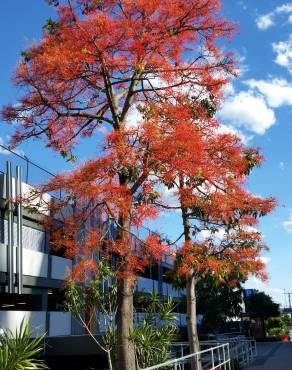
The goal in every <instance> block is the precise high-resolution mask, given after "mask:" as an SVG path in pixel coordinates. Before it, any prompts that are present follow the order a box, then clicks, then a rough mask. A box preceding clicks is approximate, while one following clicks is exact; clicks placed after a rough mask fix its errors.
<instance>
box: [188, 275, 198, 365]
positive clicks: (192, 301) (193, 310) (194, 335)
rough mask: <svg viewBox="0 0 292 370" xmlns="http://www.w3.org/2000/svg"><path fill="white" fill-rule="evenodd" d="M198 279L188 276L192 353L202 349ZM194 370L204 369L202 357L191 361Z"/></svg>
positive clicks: (189, 335) (189, 327)
mask: <svg viewBox="0 0 292 370" xmlns="http://www.w3.org/2000/svg"><path fill="white" fill-rule="evenodd" d="M195 289H196V279H195V277H194V276H193V275H191V276H189V277H188V278H187V285H186V298H187V329H188V339H189V348H190V353H194V352H199V351H200V342H199V338H198V332H197V307H196V291H195ZM191 369H192V370H202V364H201V359H200V358H198V360H197V359H195V360H194V361H192V362H191Z"/></svg>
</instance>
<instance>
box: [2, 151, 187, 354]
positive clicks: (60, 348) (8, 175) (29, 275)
mask: <svg viewBox="0 0 292 370" xmlns="http://www.w3.org/2000/svg"><path fill="white" fill-rule="evenodd" d="M0 161H1V157H0ZM0 165H1V166H0V169H2V171H0V328H8V329H10V330H12V331H14V330H15V329H16V328H17V327H18V326H19V325H20V323H21V321H22V320H23V319H24V318H25V319H29V320H30V324H31V327H32V328H33V330H34V335H35V336H37V335H40V334H44V333H46V340H47V342H48V346H46V351H47V353H48V354H53V355H56V354H70V353H74V354H78V353H79V354H87V353H89V352H92V353H94V352H95V351H96V347H95V346H94V345H93V344H92V343H91V341H90V339H88V344H85V343H86V341H85V340H84V336H85V335H86V332H85V330H84V328H83V327H81V326H80V325H79V323H77V322H76V321H75V319H74V318H73V317H72V315H71V313H70V312H65V311H64V310H63V308H62V301H63V288H64V279H65V278H66V275H67V273H68V270H69V269H70V268H71V267H72V264H73V263H74V261H73V260H70V259H68V258H65V257H64V256H62V255H57V253H54V252H53V251H50V250H49V235H48V232H47V231H46V230H45V229H44V228H43V226H42V223H41V221H42V218H43V217H44V214H43V212H44V211H42V210H41V208H40V209H39V212H37V213H35V212H33V213H32V212H30V211H29V209H27V208H26V207H23V206H22V205H21V201H20V199H21V198H20V195H21V194H27V192H28V191H29V190H30V189H31V186H30V185H29V184H28V183H26V182H23V181H22V176H21V175H22V168H21V166H13V165H12V163H11V162H7V163H6V165H4V163H3V162H2V163H0ZM13 167H16V168H13ZM46 196H47V200H46V201H50V195H46ZM144 232H145V233H146V234H147V232H149V231H147V230H146V229H145V230H144ZM145 236H146V235H145ZM169 269H171V262H170V261H169V260H168V259H165V260H164V261H163V262H162V263H161V264H160V265H155V266H152V267H150V268H148V269H147V270H146V272H145V274H144V275H143V277H140V278H139V280H138V283H137V288H136V289H137V291H144V292H145V293H152V292H154V291H155V292H157V293H158V294H159V295H160V296H164V297H167V296H172V297H174V298H175V299H179V298H180V297H181V292H179V291H176V290H175V289H173V287H172V286H171V284H170V283H169V281H168V278H167V274H166V272H167V271H168V270H169ZM177 317H178V324H179V325H180V326H185V325H186V315H184V314H178V315H177ZM96 334H97V335H98V330H97V332H96ZM60 343H62V345H60ZM81 343H82V345H81Z"/></svg>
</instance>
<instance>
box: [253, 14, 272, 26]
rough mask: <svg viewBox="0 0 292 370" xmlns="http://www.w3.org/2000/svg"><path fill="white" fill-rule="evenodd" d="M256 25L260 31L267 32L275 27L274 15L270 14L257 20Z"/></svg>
mask: <svg viewBox="0 0 292 370" xmlns="http://www.w3.org/2000/svg"><path fill="white" fill-rule="evenodd" d="M256 25H257V26H258V28H259V29H260V30H267V29H268V28H270V27H272V26H273V25H274V22H273V13H268V14H265V15H262V16H261V17H259V18H257V19H256Z"/></svg>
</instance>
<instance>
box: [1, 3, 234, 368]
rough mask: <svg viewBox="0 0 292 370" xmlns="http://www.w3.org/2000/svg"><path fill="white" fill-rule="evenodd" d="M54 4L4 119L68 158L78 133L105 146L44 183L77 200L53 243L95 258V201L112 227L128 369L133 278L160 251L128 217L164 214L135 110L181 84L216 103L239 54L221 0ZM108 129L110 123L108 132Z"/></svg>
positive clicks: (85, 263)
mask: <svg viewBox="0 0 292 370" xmlns="http://www.w3.org/2000/svg"><path fill="white" fill-rule="evenodd" d="M49 3H50V4H51V5H52V6H54V7H55V8H56V12H57V17H56V19H55V20H53V19H49V20H48V22H47V23H46V25H45V26H44V33H43V37H42V40H41V41H40V42H39V43H36V44H34V45H31V47H29V48H28V49H27V50H26V51H23V52H22V59H21V61H20V62H19V65H18V68H17V69H16V71H15V74H14V77H13V80H14V83H15V84H16V86H18V87H19V88H21V90H22V91H23V96H22V98H21V99H20V100H19V101H18V102H17V104H12V105H10V106H7V107H5V108H4V109H3V111H2V117H3V119H4V120H6V121H8V122H15V121H17V122H18V123H19V125H18V126H17V130H16V132H15V135H14V137H13V141H12V144H13V145H17V144H19V143H21V142H22V141H24V140H27V139H30V138H39V139H43V140H44V141H45V144H46V145H47V146H48V147H50V148H52V149H53V150H56V151H58V152H59V153H61V155H63V156H64V157H67V158H68V159H73V158H74V149H75V148H76V146H78V143H80V141H81V140H82V138H88V137H91V138H92V140H97V141H98V142H103V143H104V146H103V147H102V148H101V149H100V150H98V151H97V154H96V157H95V158H92V159H91V160H89V161H87V162H86V163H84V164H83V165H81V166H79V167H78V168H76V169H73V170H72V171H71V172H70V173H69V174H66V175H65V176H61V175H60V176H58V177H57V178H56V179H55V180H53V181H52V182H51V183H50V184H49V185H48V186H47V187H45V188H44V189H46V190H54V189H60V188H62V189H64V192H65V194H66V199H65V200H66V201H67V202H69V203H71V204H74V205H75V212H74V215H73V216H68V217H67V219H66V222H65V229H66V230H65V232H63V233H62V234H60V235H59V237H60V240H59V242H58V243H59V244H61V243H62V246H63V247H64V248H65V249H67V252H68V254H70V253H71V254H72V253H73V254H78V255H82V253H83V254H84V255H87V257H88V254H90V253H91V252H92V250H93V249H96V248H97V245H100V243H99V242H100V241H103V240H104V235H103V234H102V230H98V231H97V230H93V228H90V227H89V226H88V227H87V228H88V230H87V233H86V236H85V237H83V238H80V237H78V238H76V235H77V234H78V233H80V230H79V229H80V228H81V226H82V225H83V226H84V222H85V220H86V221H88V220H89V219H90V217H91V215H92V214H93V213H94V211H93V210H94V209H95V208H96V207H97V206H100V207H102V213H103V215H106V216H107V217H110V218H111V219H112V220H114V222H115V224H116V226H117V233H116V235H115V240H114V241H113V240H112V241H111V242H108V243H106V242H104V243H103V252H104V253H108V254H114V256H115V261H116V269H117V271H118V277H119V279H118V293H117V294H118V309H117V328H118V330H117V333H118V364H119V368H120V369H121V370H126V369H127V370H133V369H134V368H135V358H134V348H133V345H132V343H131V342H130V341H129V331H130V330H131V328H132V323H133V287H134V281H135V276H136V274H137V271H139V270H141V269H143V266H144V265H145V264H146V263H147V262H148V261H149V259H150V257H152V256H159V255H160V253H161V250H163V246H161V244H160V243H159V241H158V240H157V239H156V238H154V237H150V238H149V240H147V242H146V243H142V244H141V246H142V247H140V249H139V251H138V252H137V253H136V254H133V253H132V251H133V246H132V243H131V240H130V239H131V233H132V228H133V225H139V224H141V223H142V222H143V220H145V219H146V218H147V217H154V216H155V214H156V212H157V209H156V207H155V205H154V202H153V199H154V198H155V197H156V191H155V186H156V183H155V180H153V177H152V176H151V174H152V173H153V172H154V173H155V172H157V171H158V169H157V160H156V156H155V157H154V159H153V158H152V155H153V153H152V152H151V151H150V150H149V148H148V147H147V145H146V146H145V143H147V142H148V139H149V137H148V136H149V135H150V137H153V135H152V134H151V133H150V132H149V131H148V130H146V129H142V130H141V129H138V128H137V127H135V125H134V127H132V126H133V125H132V126H131V123H133V122H132V118H133V112H135V109H136V108H137V107H138V106H139V105H140V108H139V109H141V110H142V111H143V110H145V109H147V107H149V105H150V109H151V105H153V104H154V105H155V104H163V103H165V102H168V101H171V102H173V100H175V99H176V96H177V92H178V91H179V90H180V91H186V90H188V91H192V96H193V99H194V101H201V100H202V97H204V96H208V97H209V96H210V97H212V99H215V100H216V99H219V98H220V94H221V87H222V85H224V84H225V83H226V82H227V77H226V76H227V75H228V74H229V73H231V72H232V71H233V59H232V56H231V55H230V54H228V53H224V52H223V51H222V50H221V49H220V47H219V46H218V45H219V44H220V43H218V42H217V41H218V40H219V39H222V38H228V37H229V36H230V35H231V34H232V32H233V26H232V25H231V24H229V23H228V22H227V21H226V20H225V19H224V18H223V17H222V15H221V13H220V12H221V3H220V1H219V0H177V1H175V2H173V1H170V0H150V1H149V0H147V1H146V0H139V1H137V0H135V1H134V0H120V1H118V0H98V1H96V0H60V1H55V0H49ZM178 103H179V102H178ZM142 121H143V118H142ZM158 123H159V122H157V125H158ZM101 126H102V127H103V128H105V129H106V130H108V134H106V135H104V137H103V138H102V135H103V133H102V132H104V130H101ZM141 126H142V124H141ZM158 126H159V125H158ZM131 127H132V128H131ZM145 135H148V136H147V137H145ZM151 135H152V136H151ZM162 150H163V152H168V150H169V148H168V147H164V148H162ZM198 151H199V150H198ZM58 207H60V206H58ZM81 220H82V222H81ZM55 234H56V235H58V233H57V231H56V233H55ZM55 240H56V241H57V238H55ZM81 240H82V242H81ZM92 254H93V252H92ZM93 263H94V261H93V259H88V258H87V259H86V258H84V259H83V260H82V258H81V261H80V263H79V265H78V271H76V276H77V275H78V276H79V278H82V275H83V274H85V273H86V272H87V271H88V270H90V268H91V265H92V264H93Z"/></svg>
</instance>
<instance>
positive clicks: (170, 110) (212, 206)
mask: <svg viewBox="0 0 292 370" xmlns="http://www.w3.org/2000/svg"><path fill="white" fill-rule="evenodd" d="M177 102H180V103H179V104H177ZM219 102H220V101H219ZM217 104H218V101H216V100H214V99H213V101H210V100H206V99H202V100H200V101H199V102H198V101H197V100H195V101H194V100H193V99H192V95H190V96H189V94H183V95H180V96H177V97H176V104H173V103H169V102H168V103H167V104H164V105H163V106H159V107H157V106H156V107H155V108H154V109H153V110H152V111H151V112H150V113H148V124H149V125H150V128H149V132H151V134H152V135H153V133H154V132H155V134H154V136H155V138H154V137H153V138H152V139H153V143H152V145H153V147H156V153H157V158H156V159H157V161H158V163H160V171H159V174H158V175H159V177H160V181H161V183H163V184H164V185H165V186H166V187H167V188H168V189H170V190H171V191H172V198H174V199H175V200H176V202H175V203H176V204H173V200H174V199H171V202H172V204H171V203H169V202H168V203H167V202H165V201H163V200H159V199H157V200H155V203H156V204H157V205H158V206H159V207H162V208H164V209H169V210H179V211H180V213H181V219H182V225H183V232H182V234H181V236H180V238H184V242H183V245H182V246H181V248H180V249H179V251H178V252H177V258H176V267H177V272H178V273H179V274H180V275H182V276H184V277H185V279H186V295H187V323H188V336H189V342H190V352H198V351H199V350H200V347H199V341H198V335H197V329H196V296H195V289H196V284H197V283H198V282H199V281H201V280H203V279H204V278H205V277H206V276H207V277H208V276H213V277H215V278H217V279H219V280H221V281H225V280H228V281H229V283H230V284H231V285H232V284H236V282H237V281H240V280H242V279H247V277H248V275H249V274H250V273H251V274H254V275H256V276H258V277H260V278H262V279H265V278H266V275H265V273H264V264H263V263H262V261H261V260H260V253H261V252H262V251H264V250H266V246H265V245H264V243H263V242H262V238H261V234H260V233H259V232H258V231H257V230H256V228H255V227H256V226H257V224H258V219H259V218H260V217H262V216H265V215H266V214H268V213H269V212H271V211H272V210H273V208H274V207H275V200H274V199H273V198H266V199H264V198H261V197H258V196H255V195H254V194H252V193H250V192H249V191H248V190H247V189H246V180H247V178H248V175H249V174H250V172H251V171H252V170H253V168H254V167H256V166H259V165H260V164H261V162H262V160H263V157H262V155H261V154H260V153H259V150H258V149H256V148H249V147H245V146H244V145H243V144H242V142H241V141H240V139H239V138H238V137H236V136H234V135H231V134H226V133H220V126H219V123H218V122H217V121H216V119H215V118H214V113H215V111H216V108H217ZM157 122H160V124H159V125H158V126H157ZM165 147H167V148H168V150H167V151H163V150H162V148H165ZM180 238H179V239H180ZM231 277H232V279H231ZM230 279H231V280H232V281H231V282H230ZM192 366H193V368H194V369H200V368H201V365H200V364H192Z"/></svg>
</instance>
